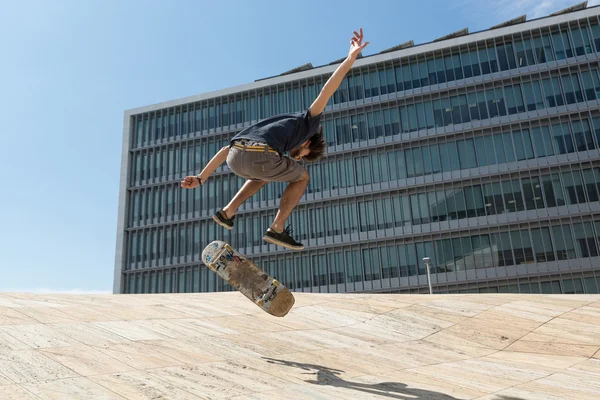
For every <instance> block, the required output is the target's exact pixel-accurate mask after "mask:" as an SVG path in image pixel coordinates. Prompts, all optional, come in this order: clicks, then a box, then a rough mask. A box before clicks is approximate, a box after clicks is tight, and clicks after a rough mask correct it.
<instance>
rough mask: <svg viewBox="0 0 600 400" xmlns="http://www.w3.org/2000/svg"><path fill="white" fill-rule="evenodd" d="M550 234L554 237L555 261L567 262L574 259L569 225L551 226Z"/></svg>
mask: <svg viewBox="0 0 600 400" xmlns="http://www.w3.org/2000/svg"><path fill="white" fill-rule="evenodd" d="M552 233H553V236H554V244H555V247H556V255H557V259H558V260H568V259H571V258H575V257H576V255H575V245H574V244H573V237H572V235H571V227H570V226H569V225H562V226H553V227H552Z"/></svg>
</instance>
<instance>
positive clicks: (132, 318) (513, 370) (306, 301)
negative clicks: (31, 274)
mask: <svg viewBox="0 0 600 400" xmlns="http://www.w3.org/2000/svg"><path fill="white" fill-rule="evenodd" d="M225 398H226V399H245V398H248V399H363V398H364V399H385V398H391V399H443V400H449V399H481V400H483V399H485V400H492V399H494V400H495V399H497V400H500V399H504V400H516V399H544V400H548V399H577V400H583V399H598V398H600V296H583V295H581V296H580V295H566V296H542V295H483V294H478V295H433V296H428V295H351V294H345V295H344V294H342V295H326V294H302V293H298V294H296V306H295V307H294V309H292V311H291V312H290V314H288V315H287V316H286V317H284V318H275V317H271V316H270V315H268V314H265V313H264V312H263V311H262V310H260V309H259V308H257V307H256V306H254V305H253V304H251V303H250V302H249V301H247V300H246V298H244V297H242V295H240V294H239V293H237V292H233V293H211V294H178V295H119V296H112V295H106V296H100V295H30V294H6V293H5V294H1V293H0V399H2V400H14V399H69V400H71V399H94V400H97V399H121V400H122V399H177V400H179V399H225Z"/></svg>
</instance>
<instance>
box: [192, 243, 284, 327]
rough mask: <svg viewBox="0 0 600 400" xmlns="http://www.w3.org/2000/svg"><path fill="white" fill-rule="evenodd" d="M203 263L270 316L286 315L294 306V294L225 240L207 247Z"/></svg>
mask: <svg viewBox="0 0 600 400" xmlns="http://www.w3.org/2000/svg"><path fill="white" fill-rule="evenodd" d="M202 262H203V263H204V264H205V265H206V266H207V267H208V268H210V269H211V270H212V271H213V272H215V273H216V274H217V275H219V276H220V277H221V278H223V279H224V280H226V281H227V282H228V283H229V284H230V285H231V286H233V287H234V288H235V289H237V290H238V291H239V292H241V293H242V294H243V295H244V296H246V297H247V298H248V299H250V301H252V302H253V303H255V304H256V305H257V306H259V307H260V308H262V309H263V310H264V311H266V312H268V313H269V314H271V315H274V316H276V317H283V316H285V315H286V314H287V313H288V312H289V311H290V309H291V308H292V306H293V305H294V301H295V299H294V295H293V294H292V292H290V290H289V289H288V288H287V287H285V286H284V285H283V284H282V283H281V282H279V281H278V280H277V279H274V278H273V277H271V276H270V275H269V274H267V273H266V272H265V271H263V270H262V269H260V268H258V267H257V266H256V264H254V263H253V262H252V261H251V260H250V259H248V258H246V257H245V256H243V255H242V254H240V253H239V252H238V251H237V250H234V249H233V247H231V246H230V245H229V244H227V243H225V242H223V241H220V240H215V241H214V242H211V243H210V244H209V245H208V246H206V247H205V248H204V251H202Z"/></svg>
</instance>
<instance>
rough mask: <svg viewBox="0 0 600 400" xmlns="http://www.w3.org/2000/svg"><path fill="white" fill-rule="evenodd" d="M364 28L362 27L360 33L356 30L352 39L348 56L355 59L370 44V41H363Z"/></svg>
mask: <svg viewBox="0 0 600 400" xmlns="http://www.w3.org/2000/svg"><path fill="white" fill-rule="evenodd" d="M362 41H363V30H362V28H360V34H359V33H358V32H356V31H354V37H353V38H352V39H350V51H349V52H348V57H349V58H352V59H353V60H355V59H356V57H358V54H359V53H360V52H361V51H362V50H363V49H364V48H365V47H367V45H368V44H369V42H365V43H363V42H362Z"/></svg>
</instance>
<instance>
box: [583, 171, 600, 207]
mask: <svg viewBox="0 0 600 400" xmlns="http://www.w3.org/2000/svg"><path fill="white" fill-rule="evenodd" d="M581 172H582V175H583V180H584V182H585V191H586V194H587V198H588V200H589V201H598V200H599V199H600V198H599V196H598V185H597V182H596V177H595V176H594V170H591V169H585V170H583V171H581Z"/></svg>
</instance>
